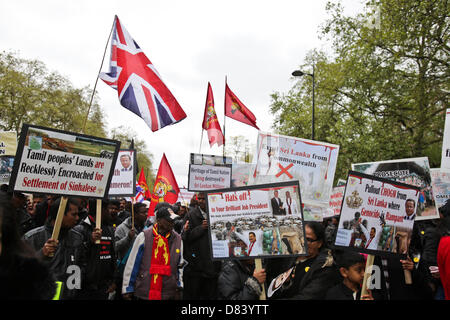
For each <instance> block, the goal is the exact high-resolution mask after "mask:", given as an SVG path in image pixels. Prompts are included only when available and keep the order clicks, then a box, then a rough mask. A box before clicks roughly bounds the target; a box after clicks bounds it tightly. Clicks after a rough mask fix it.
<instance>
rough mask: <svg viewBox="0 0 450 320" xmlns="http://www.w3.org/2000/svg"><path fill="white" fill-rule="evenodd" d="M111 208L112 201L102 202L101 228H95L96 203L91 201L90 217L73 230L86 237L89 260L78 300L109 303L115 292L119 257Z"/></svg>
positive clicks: (85, 248)
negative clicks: (117, 255) (109, 298)
mask: <svg viewBox="0 0 450 320" xmlns="http://www.w3.org/2000/svg"><path fill="white" fill-rule="evenodd" d="M109 204H110V200H102V206H101V227H100V228H97V227H96V220H95V219H96V212H95V210H96V209H97V208H96V200H89V209H90V212H89V214H88V216H87V217H86V219H84V220H83V221H82V222H81V223H80V224H78V225H77V226H75V227H74V230H75V231H77V232H79V233H81V234H82V235H83V247H84V250H85V252H86V260H87V261H86V268H85V276H84V277H83V279H82V283H81V292H80V296H79V299H83V300H107V299H108V295H109V294H110V293H112V292H114V291H115V290H116V283H115V281H114V280H115V276H116V273H115V272H116V253H115V248H114V227H113V224H112V223H113V217H112V212H113V211H114V210H111V208H110V205H109ZM114 206H115V205H114ZM117 209H118V206H117ZM94 217H95V218H94Z"/></svg>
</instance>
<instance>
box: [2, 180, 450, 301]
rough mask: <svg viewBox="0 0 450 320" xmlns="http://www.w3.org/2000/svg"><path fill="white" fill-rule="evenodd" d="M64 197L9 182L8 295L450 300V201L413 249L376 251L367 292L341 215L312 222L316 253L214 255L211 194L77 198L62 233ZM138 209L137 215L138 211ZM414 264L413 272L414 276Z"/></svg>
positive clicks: (416, 237) (308, 233) (421, 229)
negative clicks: (343, 242)
mask: <svg viewBox="0 0 450 320" xmlns="http://www.w3.org/2000/svg"><path fill="white" fill-rule="evenodd" d="M60 202H61V198H60V197H55V196H51V195H38V194H33V195H32V196H31V197H30V195H25V194H22V193H20V192H10V191H8V188H7V186H6V185H3V186H2V190H1V191H0V240H1V241H0V283H1V289H0V292H1V293H0V299H23V300H29V299H33V300H34V299H43V300H50V299H60V300H72V299H75V300H148V299H163V300H217V299H224V300H242V299H244V300H257V299H260V297H261V295H262V294H265V288H267V286H268V285H269V284H270V283H271V282H272V280H274V279H276V278H277V277H278V276H279V275H280V274H283V273H285V274H286V277H285V278H284V281H283V282H282V284H281V285H280V287H279V288H278V289H277V290H276V292H275V293H274V294H273V295H271V296H270V297H266V298H267V299H283V300H284V299H293V300H325V299H328V300H359V299H363V300H405V299H406V300H444V299H447V300H448V299H450V201H448V202H447V203H446V204H445V205H444V206H442V207H441V208H440V209H439V211H440V218H439V219H434V220H425V221H416V222H415V224H414V230H413V236H412V239H411V243H410V246H409V253H408V257H407V258H406V259H404V260H401V259H399V258H397V257H395V256H387V257H378V256H376V257H375V261H374V265H376V266H377V267H378V268H379V270H380V271H381V272H380V279H378V281H375V282H376V285H375V286H374V287H371V288H368V290H367V292H361V287H362V282H363V278H364V271H365V264H366V256H365V255H362V254H359V253H354V252H349V251H340V250H336V249H335V248H334V247H333V243H334V238H335V236H336V232H337V227H338V223H339V217H338V216H337V217H332V218H328V219H324V221H323V222H322V223H320V222H311V221H307V222H305V228H304V230H305V239H306V241H307V243H308V246H307V248H308V252H307V255H306V256H299V257H296V256H293V257H283V258H270V259H268V258H267V259H262V262H263V264H262V268H256V267H255V260H254V259H239V260H223V261H220V260H212V258H211V257H212V255H211V247H210V240H209V234H208V228H209V226H208V219H207V212H206V210H207V209H206V202H205V194H204V193H197V194H196V195H195V196H194V197H193V198H192V199H191V202H190V203H189V204H188V203H187V202H183V203H180V202H178V203H176V204H174V205H170V204H168V203H160V204H158V205H157V206H156V208H155V210H154V212H153V214H151V215H149V214H148V210H149V204H150V203H149V202H148V201H143V202H139V203H135V204H134V205H133V207H131V205H132V204H131V203H130V202H128V201H126V200H125V199H120V200H115V199H110V200H102V206H101V208H102V211H101V227H100V228H98V227H96V221H95V219H96V216H97V215H96V200H90V199H89V200H86V199H83V198H70V197H69V198H68V200H67V205H66V206H65V211H64V215H63V218H62V222H61V229H60V232H59V235H58V237H57V239H52V232H53V229H54V225H55V221H56V218H57V214H58V210H59V208H60ZM132 213H133V214H132ZM404 270H408V271H409V272H411V275H412V283H410V284H407V283H406V281H405V276H404Z"/></svg>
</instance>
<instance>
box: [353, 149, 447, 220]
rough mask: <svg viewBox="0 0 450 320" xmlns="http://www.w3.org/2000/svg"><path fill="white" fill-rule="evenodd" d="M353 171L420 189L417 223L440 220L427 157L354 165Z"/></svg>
mask: <svg viewBox="0 0 450 320" xmlns="http://www.w3.org/2000/svg"><path fill="white" fill-rule="evenodd" d="M352 170H354V171H358V172H362V173H365V174H369V175H374V176H377V177H380V178H385V179H388V180H392V181H398V182H402V183H406V184H409V185H413V186H416V187H419V188H420V195H419V204H418V206H417V211H416V219H415V220H416V221H420V220H429V219H438V218H439V211H438V209H437V207H436V199H435V197H434V194H433V187H432V185H431V171H430V164H429V162H428V158H427V157H421V158H410V159H397V160H387V161H378V162H366V163H356V164H352Z"/></svg>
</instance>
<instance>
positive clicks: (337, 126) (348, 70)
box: [271, 0, 450, 179]
mask: <svg viewBox="0 0 450 320" xmlns="http://www.w3.org/2000/svg"><path fill="white" fill-rule="evenodd" d="M374 8H375V9H376V10H373V9H374ZM326 9H327V11H328V13H329V16H330V18H329V19H328V20H327V22H326V23H325V24H324V25H323V26H322V27H321V30H320V34H321V39H323V40H329V41H330V42H331V47H332V54H329V53H325V52H319V51H312V52H309V53H308V55H307V56H306V57H305V59H304V63H303V64H302V65H301V66H300V68H301V70H304V71H305V72H310V71H308V68H310V69H311V66H312V65H313V64H314V65H315V102H316V103H315V105H316V108H315V111H316V112H315V113H316V117H315V120H316V121H315V127H316V129H315V139H316V140H320V141H326V142H330V143H335V144H339V145H340V147H341V148H340V152H339V160H338V167H337V173H336V177H335V179H338V178H346V176H347V172H348V170H349V169H351V166H350V165H351V163H356V162H368V161H381V160H389V159H399V158H409V157H422V156H428V158H429V160H430V165H431V167H439V166H440V155H441V148H442V137H443V129H444V120H445V110H446V108H447V107H448V96H449V83H450V82H449V68H448V67H449V65H448V55H449V47H448V43H449V42H448V36H449V30H448V29H449V17H448V12H449V5H448V1H445V0H434V1H431V0H429V1H419V0H380V1H367V2H366V9H365V11H364V12H362V13H360V14H358V15H356V16H355V17H349V16H345V15H344V13H343V12H344V10H343V9H344V8H343V6H342V5H341V4H340V3H339V2H333V3H331V2H330V3H328V4H327V7H326ZM374 12H375V14H374ZM311 81H312V78H311V77H301V78H296V83H295V84H294V86H293V88H292V89H291V90H290V91H289V92H288V93H287V94H282V93H278V92H276V93H274V94H273V95H272V104H271V111H272V113H273V114H274V115H275V122H274V124H273V127H274V129H275V130H277V131H278V132H280V133H282V134H286V135H292V136H298V137H302V138H310V137H311V134H310V133H311V109H312V107H311V95H312V92H311V90H312V83H311Z"/></svg>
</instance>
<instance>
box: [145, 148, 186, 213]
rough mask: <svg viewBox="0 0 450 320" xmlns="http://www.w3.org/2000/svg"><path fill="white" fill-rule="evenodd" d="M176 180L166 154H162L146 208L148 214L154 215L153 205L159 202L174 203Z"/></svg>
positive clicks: (176, 189) (177, 189) (176, 197)
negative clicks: (148, 204) (148, 206)
mask: <svg viewBox="0 0 450 320" xmlns="http://www.w3.org/2000/svg"><path fill="white" fill-rule="evenodd" d="M179 192H180V189H179V188H178V184H177V180H175V176H174V175H173V172H172V168H171V167H170V165H169V162H168V161H167V158H166V155H165V154H163V157H162V159H161V163H160V164H159V169H158V174H157V175H156V179H155V186H154V187H153V192H152V194H151V195H150V208H149V209H148V215H149V216H154V215H155V207H156V205H157V204H158V203H160V202H168V203H170V204H174V203H176V202H177V199H178V193H179Z"/></svg>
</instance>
